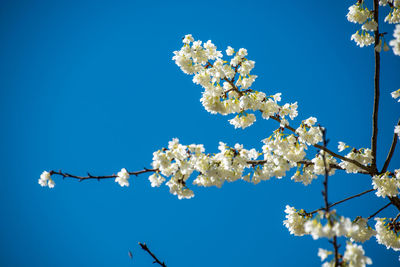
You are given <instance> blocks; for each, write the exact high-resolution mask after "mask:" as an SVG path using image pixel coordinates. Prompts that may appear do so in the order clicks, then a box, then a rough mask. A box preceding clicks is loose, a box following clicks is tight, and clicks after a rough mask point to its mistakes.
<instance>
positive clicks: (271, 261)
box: [0, 0, 400, 267]
mask: <svg viewBox="0 0 400 267" xmlns="http://www.w3.org/2000/svg"><path fill="white" fill-rule="evenodd" d="M353 2H355V1H325V2H324V1H318V2H316V1H290V0H289V1H208V0H205V1H182V2H179V1H148V2H146V1H2V2H1V4H0V46H1V49H0V89H1V90H0V94H1V96H0V101H1V104H0V121H1V124H2V127H1V139H0V146H1V161H0V166H1V174H2V175H1V179H2V184H1V186H0V214H1V219H0V266H41V267H45V266H60V267H61V266H154V265H152V263H151V259H150V257H149V256H148V255H147V254H145V252H143V251H142V250H140V249H139V247H138V245H137V242H139V241H140V242H147V244H148V245H149V247H150V248H151V249H152V250H154V252H155V253H156V255H158V256H159V257H160V258H161V259H163V260H165V261H166V263H167V265H168V266H169V267H187V266H192V267H197V266H201V267H204V266H233V267H236V266H319V265H320V260H319V258H318V257H317V251H318V247H322V248H326V249H330V248H331V246H330V245H329V243H328V242H327V240H325V239H322V240H318V241H313V240H312V238H311V237H310V236H306V237H293V236H291V235H290V234H289V232H288V231H287V229H286V228H285V227H284V226H283V225H282V221H283V219H284V215H285V214H284V209H285V205H286V204H290V205H292V206H295V207H296V208H305V209H307V210H313V209H315V208H319V207H321V206H322V205H323V201H322V196H321V194H320V192H321V189H322V179H321V178H320V179H318V180H316V181H314V182H313V184H312V185H310V186H308V187H304V186H303V185H301V184H296V183H294V182H292V181H291V180H290V178H288V177H287V178H284V179H282V180H276V179H272V180H270V181H268V182H264V183H260V184H258V185H257V186H254V185H252V184H247V183H244V182H241V181H239V182H236V183H232V184H225V185H224V186H223V188H221V189H217V188H205V189H204V188H195V194H196V196H195V198H194V199H191V200H178V199H177V198H176V197H175V196H172V195H170V194H169V192H168V188H167V187H166V186H162V187H161V188H156V189H154V188H151V186H150V183H149V181H148V180H147V176H140V177H138V178H134V177H132V178H131V187H129V188H121V187H119V186H118V184H116V183H115V182H113V181H112V180H108V181H102V182H97V181H88V182H82V183H79V182H77V181H72V180H65V181H63V180H61V179H56V181H55V182H56V187H55V188H54V189H53V190H50V189H48V188H42V187H40V186H39V185H38V183H37V180H38V178H39V176H40V174H41V172H42V171H43V170H51V169H54V170H58V169H62V170H64V171H67V172H71V173H76V174H85V173H86V172H87V171H89V172H91V173H93V174H97V175H102V174H111V173H116V172H118V171H119V170H120V169H121V168H123V167H125V168H127V169H128V170H130V171H133V170H140V169H142V168H143V167H150V163H151V159H152V153H153V151H156V150H158V149H160V148H161V147H163V146H166V145H167V142H168V141H169V140H171V139H172V138H173V137H178V138H180V140H181V142H182V143H184V144H191V143H203V144H204V145H205V146H206V149H207V150H208V151H210V152H215V151H217V146H218V142H219V141H224V142H227V143H228V144H229V145H234V144H235V143H236V142H238V143H242V144H245V146H246V147H247V148H251V147H256V148H258V149H260V148H261V146H262V144H261V143H260V141H261V140H262V139H263V138H265V137H267V136H269V135H270V133H271V131H272V130H274V129H276V128H277V124H276V123H275V122H274V121H266V120H261V119H258V121H257V122H256V124H255V125H253V126H252V127H250V128H248V129H246V130H235V129H234V128H233V127H232V126H231V125H229V123H228V122H227V120H228V119H229V118H230V117H229V118H228V117H223V116H215V115H211V114H209V113H207V112H206V111H205V110H204V109H203V107H202V106H201V103H200V101H199V99H200V97H201V88H200V87H199V86H196V85H195V84H193V83H192V77H190V76H187V75H185V74H183V73H182V72H181V71H180V70H179V68H178V67H177V66H176V65H175V64H174V62H173V61H172V60H171V58H172V51H174V50H178V49H179V48H180V47H181V38H182V37H183V36H184V35H185V34H187V33H192V34H193V36H194V37H195V38H196V39H201V40H203V41H207V40H209V39H210V40H212V41H213V42H214V43H215V44H216V45H217V46H218V48H219V50H225V49H226V47H227V46H228V45H230V46H232V47H234V48H237V49H238V48H241V47H244V48H247V49H248V52H249V56H248V58H250V59H253V60H255V61H256V67H255V69H254V71H253V74H256V75H258V76H259V78H258V79H257V81H256V82H255V83H254V85H253V87H254V88H255V89H257V90H262V91H264V92H266V93H267V94H274V93H277V92H281V93H282V94H283V95H282V96H283V101H285V102H294V101H298V103H299V117H298V120H297V122H298V121H299V120H301V119H305V118H308V117H309V116H316V117H317V118H318V120H319V122H321V123H322V124H323V125H324V126H325V127H326V128H327V129H328V137H329V138H330V139H331V143H330V148H332V149H335V148H336V145H337V141H345V142H346V143H348V144H350V145H353V146H355V147H369V146H370V134H371V115H372V108H371V107H372V101H373V93H372V92H373V87H372V85H373V79H372V77H373V51H372V48H363V49H360V48H358V47H356V45H355V43H353V42H352V41H350V36H351V34H353V33H354V32H355V31H356V30H357V26H356V25H355V24H352V23H349V22H347V20H346V18H345V15H346V13H347V8H348V7H349V6H350V5H351V4H353ZM316 3H318V4H316ZM381 17H383V16H381ZM383 30H384V31H389V32H390V34H389V38H388V40H390V39H392V36H391V35H392V32H393V28H392V27H388V26H385V28H383ZM382 57H383V58H382V83H381V85H382V86H381V88H382V90H381V106H380V107H381V109H380V121H379V125H380V127H381V128H380V131H379V151H378V156H379V164H380V166H382V163H383V159H384V158H385V156H386V153H387V150H388V148H389V145H390V141H391V139H392V135H393V127H394V124H395V123H396V121H397V119H398V117H399V115H400V103H397V102H395V101H394V100H393V99H392V98H391V97H390V92H392V91H394V90H396V89H399V86H400V75H399V70H400V57H395V56H394V55H393V54H392V53H391V52H390V53H389V52H388V53H383V54H382ZM399 151H400V150H397V151H396V152H395V156H394V158H393V161H392V164H391V169H392V170H393V169H394V168H395V167H397V168H398V167H400V164H399V163H400V157H399V154H400V153H399ZM289 177H290V176H289ZM330 181H331V186H330V189H331V191H330V200H331V201H332V202H333V201H337V200H340V199H342V198H344V197H347V196H349V195H352V194H356V193H359V192H361V191H363V190H366V189H369V188H371V181H370V178H369V177H367V176H361V175H360V176H348V175H344V174H339V173H338V174H337V175H336V176H334V177H333V178H331V179H330ZM386 201H387V200H386V199H385V200H383V199H378V198H376V197H374V195H370V196H364V197H362V198H360V199H357V200H354V201H351V202H349V203H347V204H343V205H341V206H338V213H340V214H343V215H346V216H349V217H352V218H354V217H355V216H356V215H361V216H365V217H366V216H368V215H370V214H372V213H373V212H374V211H376V210H377V209H379V208H380V207H381V206H383V205H384V204H385V203H386ZM395 214H397V213H396V211H395V210H394V209H393V208H389V209H387V210H386V211H385V213H383V215H386V216H395ZM364 248H365V250H366V254H367V255H368V256H370V257H371V258H372V259H373V261H374V263H375V266H389V265H390V263H393V262H395V263H396V262H397V263H398V261H397V260H398V253H393V252H392V251H388V250H386V248H385V247H383V246H380V245H378V244H377V243H376V242H375V240H373V241H371V242H369V243H367V244H365V245H364ZM128 250H132V251H133V260H131V259H129V257H128Z"/></svg>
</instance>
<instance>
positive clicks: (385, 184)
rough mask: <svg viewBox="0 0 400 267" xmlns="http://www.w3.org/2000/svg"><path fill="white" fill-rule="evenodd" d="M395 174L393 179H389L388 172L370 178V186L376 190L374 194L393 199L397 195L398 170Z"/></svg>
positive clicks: (399, 186)
mask: <svg viewBox="0 0 400 267" xmlns="http://www.w3.org/2000/svg"><path fill="white" fill-rule="evenodd" d="M395 173H396V176H395V177H390V176H389V174H390V173H389V172H386V173H383V174H380V175H375V176H374V177H372V185H373V186H374V189H376V190H377V191H376V193H375V194H376V195H377V196H378V197H383V198H385V197H386V196H389V197H394V196H397V195H398V194H399V188H400V169H398V170H396V171H395Z"/></svg>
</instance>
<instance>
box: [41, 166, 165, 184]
mask: <svg viewBox="0 0 400 267" xmlns="http://www.w3.org/2000/svg"><path fill="white" fill-rule="evenodd" d="M157 171H158V169H146V168H145V169H144V170H141V171H136V172H128V173H129V175H135V176H138V175H139V174H142V173H147V172H157ZM49 173H50V175H54V174H55V175H60V176H62V178H63V179H64V178H73V179H78V180H79V181H80V182H81V181H84V180H90V179H96V180H99V181H100V180H102V179H111V178H116V177H117V175H116V174H112V175H102V176H94V175H91V174H90V173H88V175H87V176H78V175H74V174H70V173H66V172H62V171H61V170H59V171H50V172H49Z"/></svg>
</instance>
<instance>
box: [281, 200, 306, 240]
mask: <svg viewBox="0 0 400 267" xmlns="http://www.w3.org/2000/svg"><path fill="white" fill-rule="evenodd" d="M285 213H286V216H285V217H286V220H284V221H283V225H285V226H286V228H287V229H289V232H290V233H291V234H292V235H297V236H302V235H305V234H307V232H306V231H305V230H304V224H305V223H306V222H307V220H308V218H307V215H306V214H305V212H304V210H299V211H297V210H296V209H295V208H294V207H290V206H289V205H286V209H285Z"/></svg>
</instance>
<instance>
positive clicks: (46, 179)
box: [38, 171, 56, 188]
mask: <svg viewBox="0 0 400 267" xmlns="http://www.w3.org/2000/svg"><path fill="white" fill-rule="evenodd" d="M38 182H39V184H40V185H41V186H43V187H44V186H48V187H49V188H53V187H54V186H55V185H56V184H55V183H54V181H53V180H52V179H51V175H50V173H49V172H47V171H43V172H42V174H41V175H40V179H39V181H38Z"/></svg>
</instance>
